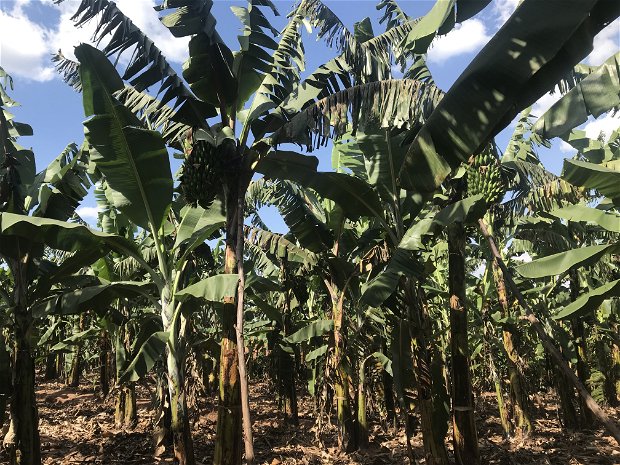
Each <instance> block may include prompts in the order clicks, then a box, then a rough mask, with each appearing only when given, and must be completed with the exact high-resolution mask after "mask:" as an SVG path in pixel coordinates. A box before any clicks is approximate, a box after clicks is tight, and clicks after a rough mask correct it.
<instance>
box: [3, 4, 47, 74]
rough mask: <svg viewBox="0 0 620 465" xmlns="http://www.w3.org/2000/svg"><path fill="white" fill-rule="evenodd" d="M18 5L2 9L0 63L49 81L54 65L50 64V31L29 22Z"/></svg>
mask: <svg viewBox="0 0 620 465" xmlns="http://www.w3.org/2000/svg"><path fill="white" fill-rule="evenodd" d="M21 6H22V5H21V4H16V5H15V8H14V9H13V10H12V11H10V12H9V11H4V10H0V31H2V37H3V39H2V41H0V65H1V66H2V67H3V68H4V69H5V70H6V71H7V72H8V73H9V74H13V75H16V76H21V77H25V78H28V79H33V80H35V81H49V80H50V79H53V77H54V68H53V67H52V66H51V64H48V63H49V39H50V36H51V31H49V30H48V29H46V28H44V27H41V26H39V25H38V24H35V23H34V22H32V21H30V20H29V19H28V18H27V17H26V16H25V15H24V14H23V12H22V11H21Z"/></svg>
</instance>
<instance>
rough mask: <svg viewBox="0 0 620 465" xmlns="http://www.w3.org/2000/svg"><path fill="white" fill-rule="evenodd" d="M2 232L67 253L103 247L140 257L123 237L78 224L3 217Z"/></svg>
mask: <svg viewBox="0 0 620 465" xmlns="http://www.w3.org/2000/svg"><path fill="white" fill-rule="evenodd" d="M0 232H2V234H3V235H9V236H10V235H14V236H19V237H22V238H24V239H28V240H29V241H32V242H36V243H40V244H46V245H47V246H49V247H51V248H53V249H58V250H64V251H67V252H76V251H79V250H85V249H88V248H93V247H95V248H99V247H101V246H102V245H103V246H106V247H109V248H110V249H111V250H114V251H116V252H119V253H121V254H126V255H131V256H136V255H138V256H139V251H138V250H137V249H136V247H135V245H134V244H133V243H132V242H129V241H128V240H127V239H125V238H124V237H120V236H117V235H114V234H106V233H102V232H99V231H95V230H92V229H89V228H87V227H86V226H84V225H81V224H78V223H67V222H64V221H58V220H51V219H48V218H38V217H31V216H25V215H16V214H14V213H0Z"/></svg>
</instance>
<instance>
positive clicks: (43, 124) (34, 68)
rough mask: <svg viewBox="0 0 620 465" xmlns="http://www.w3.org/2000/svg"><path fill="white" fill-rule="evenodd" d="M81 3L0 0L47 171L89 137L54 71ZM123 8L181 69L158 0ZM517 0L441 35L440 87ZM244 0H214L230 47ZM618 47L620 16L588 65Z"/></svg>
mask: <svg viewBox="0 0 620 465" xmlns="http://www.w3.org/2000/svg"><path fill="white" fill-rule="evenodd" d="M324 1H325V3H326V4H327V5H328V6H329V7H330V8H331V9H332V10H333V11H334V12H335V13H336V14H337V15H338V16H339V17H340V18H341V20H342V21H343V22H344V23H345V24H346V25H347V26H348V27H349V28H350V29H352V28H353V24H354V23H355V22H357V21H360V20H362V19H364V18H365V17H366V16H368V17H370V18H371V20H372V22H373V27H374V31H375V33H376V34H378V33H381V32H383V31H384V30H385V28H384V25H380V24H379V23H378V20H379V18H380V16H381V15H380V13H379V12H378V11H377V10H376V8H375V6H376V4H377V3H378V0H339V1H331V0H324ZM79 3H80V2H79V0H65V2H64V3H62V4H61V5H59V6H57V5H54V4H53V3H52V1H51V0H0V66H2V67H3V68H4V69H5V70H6V71H7V72H8V73H9V74H11V75H12V76H13V78H14V80H15V89H14V90H13V91H12V92H11V96H12V97H13V98H14V99H15V100H17V101H18V102H20V103H21V105H22V106H21V107H19V108H15V109H12V112H13V113H15V115H16V119H17V120H18V121H22V122H25V123H29V124H30V125H31V126H32V127H33V129H34V136H33V137H29V138H22V140H21V141H20V143H21V144H22V145H24V146H31V147H32V148H33V150H34V152H35V156H36V160H37V168H38V169H39V170H41V169H43V168H44V167H45V166H46V165H47V164H48V163H49V161H51V160H52V159H53V158H55V157H56V156H57V155H58V154H59V153H60V152H61V151H62V149H63V148H64V147H65V146H66V145H67V144H68V143H70V142H76V143H77V144H78V145H79V144H80V143H81V142H82V140H83V127H82V121H83V119H84V118H83V112H82V106H81V96H80V95H79V94H77V93H76V92H74V91H73V90H72V89H70V88H69V87H68V86H67V85H66V84H64V83H63V82H62V81H61V80H60V79H59V78H58V76H57V75H56V73H55V71H54V69H53V65H52V63H51V61H50V56H51V53H53V52H55V51H56V50H58V49H62V51H63V53H64V54H65V55H67V56H72V55H73V53H72V50H73V47H74V46H76V45H78V44H79V43H81V42H90V37H91V35H92V30H93V26H94V25H93V24H89V25H86V26H85V27H83V28H80V29H77V28H75V27H74V25H73V22H72V21H71V20H70V17H71V15H72V14H73V12H74V11H75V9H76V8H77V6H78V5H79ZM116 3H117V5H118V6H119V8H120V9H121V10H122V11H123V12H124V13H126V14H127V15H128V16H129V17H131V18H132V20H133V21H134V22H135V23H136V24H137V25H138V26H139V27H140V28H141V29H142V30H143V31H145V32H146V33H147V34H148V35H149V37H151V38H152V39H153V40H154V41H155V43H156V44H157V45H158V47H159V48H160V49H162V50H163V52H164V54H165V55H166V56H167V58H168V59H169V61H170V62H171V63H172V64H173V65H174V66H177V67H179V69H180V65H181V64H182V62H183V61H184V60H185V58H186V57H187V40H186V39H185V40H184V39H175V38H173V37H172V36H171V35H170V34H169V32H168V31H167V29H166V28H165V27H164V26H162V25H161V24H160V23H159V20H158V17H157V12H155V11H154V10H153V9H152V7H153V6H154V5H155V3H159V2H155V0H118V1H117V2H116ZM274 3H275V5H276V7H277V8H278V10H279V12H280V15H281V16H280V17H276V18H272V17H271V16H269V14H268V18H269V19H270V20H272V24H273V25H274V27H276V28H277V29H280V28H281V27H282V26H283V25H284V24H285V23H286V14H287V13H288V11H289V10H290V9H291V7H292V5H293V2H291V1H275V2H274ZM398 3H399V5H400V6H401V8H402V9H403V10H405V12H406V13H407V14H409V15H410V16H414V17H415V16H420V15H423V14H424V13H426V12H427V11H428V10H429V9H430V8H431V7H432V6H433V4H434V0H422V1H420V0H416V1H400V2H398ZM517 3H518V0H494V1H493V2H492V3H491V4H490V5H489V6H488V7H487V8H486V9H485V10H483V11H482V12H481V13H480V14H479V15H477V16H476V17H475V18H472V19H470V20H468V21H466V22H464V23H462V24H461V25H458V26H457V28H456V29H455V30H454V31H452V32H451V33H449V34H447V35H446V36H443V37H439V38H437V39H436V40H435V41H434V43H433V45H432V47H431V50H430V52H429V59H428V63H429V67H430V69H431V71H432V72H433V75H434V77H435V80H436V82H437V84H438V85H439V86H440V87H441V88H442V89H444V90H447V89H449V87H450V86H451V85H452V83H453V82H454V80H455V79H456V78H457V77H458V75H459V74H460V73H461V72H462V71H463V70H464V69H465V67H466V66H467V64H468V63H469V62H470V61H471V60H472V59H473V57H474V56H475V55H476V53H477V52H478V51H479V50H480V49H481V48H482V47H483V46H484V45H485V44H486V42H487V41H488V40H489V39H490V38H491V37H492V36H493V34H494V33H495V32H496V31H497V30H498V29H499V27H500V26H501V25H502V24H503V22H504V21H505V20H506V19H507V18H508V17H509V16H510V14H511V13H512V11H514V8H515V7H516V5H517ZM245 4H246V2H243V1H230V0H226V1H225V0H215V2H214V7H213V13H214V15H215V17H216V18H217V21H218V25H217V29H218V31H219V33H220V35H221V36H222V37H223V38H224V40H225V41H226V43H227V44H228V45H229V47H230V48H231V49H232V50H235V49H238V41H237V38H236V36H237V34H238V33H239V30H240V23H239V21H238V19H237V18H236V17H235V16H234V15H233V14H232V12H231V11H230V7H231V6H233V5H236V6H244V5H245ZM304 37H305V42H304V46H305V49H306V58H307V65H306V70H307V72H311V71H312V70H314V69H315V68H316V67H317V66H318V65H320V64H321V63H323V62H325V61H327V60H328V59H330V58H332V57H333V56H335V55H336V54H337V51H336V50H332V49H329V48H328V47H327V46H326V45H325V44H324V43H323V42H321V41H319V42H317V41H316V36H315V35H314V34H311V35H309V34H305V36H304ZM618 50H620V21H615V22H614V23H612V24H611V25H610V26H609V27H607V28H606V29H605V30H603V31H602V32H601V33H600V34H599V36H598V37H597V38H596V41H595V44H594V51H593V52H592V54H591V55H590V56H589V57H588V58H587V59H586V62H588V63H589V64H600V63H602V62H603V61H604V60H605V59H606V58H608V57H609V56H611V55H612V54H614V53H616V52H618ZM557 96H558V94H557V93H556V94H555V96H554V95H546V96H544V97H543V98H542V99H541V100H540V101H539V102H538V103H537V104H536V105H535V106H534V113H535V114H537V115H540V114H541V113H542V112H543V111H544V110H545V109H546V108H548V107H549V106H550V105H551V104H552V103H553V102H554V101H555V99H556V98H557ZM619 126H620V119H619V118H618V117H612V116H611V115H607V116H604V117H602V118H600V119H599V120H598V121H593V122H589V123H588V124H587V125H586V130H587V131H588V135H589V136H590V137H596V136H597V135H598V133H599V132H600V131H604V132H606V133H607V134H609V133H610V132H611V131H612V130H613V129H615V128H617V127H619ZM511 131H512V128H511V127H510V126H509V127H508V128H507V129H506V130H505V131H504V132H503V133H502V134H500V135H499V136H498V138H497V142H498V144H499V146H500V147H504V146H505V145H506V141H507V138H508V137H509V135H510V133H511ZM314 154H315V155H317V156H318V157H319V159H320V161H321V163H320V168H321V169H324V170H326V169H329V166H330V151H329V150H324V151H322V152H318V153H314ZM567 156H571V152H570V151H569V150H568V149H567V146H566V145H564V144H563V143H561V142H559V141H556V142H554V144H553V147H552V148H551V149H550V150H545V151H543V152H542V153H541V158H542V159H543V162H544V163H545V164H546V165H547V167H548V168H549V169H550V170H551V171H553V172H555V173H559V171H560V170H561V166H562V159H563V158H564V157H567ZM94 207H95V202H94V198H93V197H92V196H89V197H88V198H87V199H86V200H85V202H84V205H83V206H82V207H81V210H80V213H81V214H82V216H83V217H84V219H85V220H87V221H89V222H91V223H93V224H94V223H95V222H96V220H95V218H96V211H95V208H94ZM268 220H269V222H270V223H271V226H273V228H274V229H275V230H282V229H283V227H284V225H283V223H282V222H281V220H279V219H278V218H276V217H275V216H274V215H271V214H269V215H268Z"/></svg>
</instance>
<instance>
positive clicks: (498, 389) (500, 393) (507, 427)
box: [485, 325, 512, 438]
mask: <svg viewBox="0 0 620 465" xmlns="http://www.w3.org/2000/svg"><path fill="white" fill-rule="evenodd" d="M485 329H486V325H485ZM485 333H486V331H485ZM485 336H486V334H485ZM487 347H488V351H489V371H490V372H491V378H493V384H494V385H495V397H496V399H497V409H498V411H499V418H500V421H501V423H502V429H503V430H504V436H505V437H507V438H508V437H510V436H511V435H512V425H511V424H510V420H509V419H508V412H507V411H506V403H505V402H504V390H503V389H502V379H501V378H500V376H499V374H498V373H497V364H496V363H495V353H494V349H493V346H492V342H491V341H490V340H487Z"/></svg>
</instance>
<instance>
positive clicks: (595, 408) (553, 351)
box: [478, 219, 620, 444]
mask: <svg viewBox="0 0 620 465" xmlns="http://www.w3.org/2000/svg"><path fill="white" fill-rule="evenodd" d="M478 224H479V226H480V231H481V232H482V235H483V236H484V237H485V239H486V240H487V241H488V243H489V247H490V248H491V253H492V254H493V258H494V259H495V261H496V262H497V264H498V265H499V267H500V268H501V269H502V273H503V274H504V278H505V280H506V283H507V284H508V287H509V288H510V290H511V291H512V292H513V294H514V296H515V297H516V298H517V300H518V301H519V303H520V304H521V306H522V307H523V309H524V310H525V319H526V320H527V321H529V322H530V324H531V325H532V327H533V328H534V330H535V331H536V334H538V337H539V338H540V342H541V344H542V345H543V347H544V348H545V350H546V351H547V353H548V354H549V355H550V356H551V358H552V359H553V361H554V362H555V364H556V365H557V367H558V368H559V369H560V370H561V371H562V373H563V374H564V375H565V376H566V378H568V380H569V381H570V382H571V383H572V385H573V386H574V387H575V389H577V392H578V393H579V395H580V396H581V397H582V398H583V400H584V403H585V404H586V405H587V407H588V408H589V409H590V411H591V412H592V414H593V415H594V416H595V417H596V419H597V420H598V421H600V422H601V423H602V424H603V426H605V428H606V429H607V431H609V433H611V435H612V436H613V437H614V439H615V440H616V442H617V443H618V444H620V428H618V426H616V424H615V423H613V422H612V421H611V419H610V418H609V417H608V416H607V414H606V413H605V412H604V411H603V409H602V408H601V407H600V406H599V405H598V404H597V403H596V401H595V400H594V399H593V398H592V396H591V395H590V393H589V392H588V390H587V389H586V387H585V386H584V385H583V383H582V382H581V381H580V380H579V378H577V375H575V373H574V372H573V370H571V368H570V367H569V366H568V364H567V363H566V361H565V360H564V358H563V357H562V354H561V353H560V351H559V350H558V348H557V347H556V346H555V344H554V343H553V340H552V339H551V337H549V335H548V334H547V333H546V332H545V329H544V327H543V325H542V323H541V322H540V320H539V319H538V318H537V317H536V315H535V314H534V312H533V311H532V309H531V307H530V306H529V305H528V303H527V302H526V300H525V298H524V297H523V294H521V292H520V291H519V288H518V287H517V285H516V284H515V282H514V280H513V279H512V274H511V273H510V271H509V270H508V268H507V267H506V264H505V263H504V261H503V260H502V257H501V255H500V254H499V251H498V250H497V246H496V245H495V241H494V240H493V238H492V237H491V235H490V234H489V230H488V228H487V225H486V223H485V222H484V220H483V219H480V220H479V221H478Z"/></svg>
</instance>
